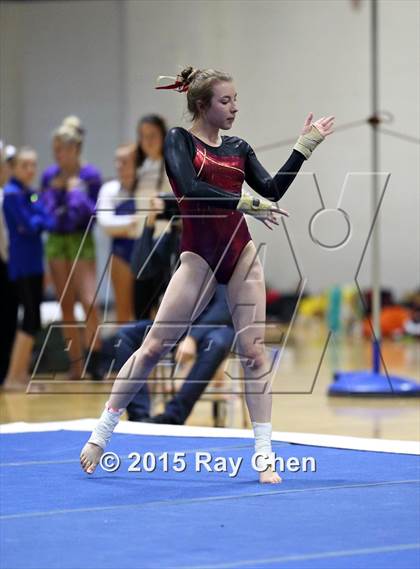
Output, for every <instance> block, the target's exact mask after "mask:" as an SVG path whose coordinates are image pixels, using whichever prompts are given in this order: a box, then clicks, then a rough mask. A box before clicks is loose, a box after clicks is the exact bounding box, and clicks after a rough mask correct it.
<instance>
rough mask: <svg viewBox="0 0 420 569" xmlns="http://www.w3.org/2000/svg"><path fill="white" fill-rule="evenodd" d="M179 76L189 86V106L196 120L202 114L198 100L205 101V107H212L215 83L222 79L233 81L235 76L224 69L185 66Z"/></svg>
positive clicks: (193, 118)
mask: <svg viewBox="0 0 420 569" xmlns="http://www.w3.org/2000/svg"><path fill="white" fill-rule="evenodd" d="M178 77H179V78H180V80H181V81H182V84H183V85H187V86H188V91H187V106H188V110H189V112H190V113H191V115H192V120H195V119H196V118H198V116H199V115H200V110H199V107H198V102H199V101H200V102H201V103H203V106H204V108H205V109H207V108H208V107H210V104H211V99H212V97H213V85H214V84H215V83H219V82H220V81H233V78H232V76H231V75H229V74H228V73H225V72H224V71H217V70H216V69H195V68H194V67H191V66H188V67H185V68H184V69H183V70H182V71H181V73H179V75H178Z"/></svg>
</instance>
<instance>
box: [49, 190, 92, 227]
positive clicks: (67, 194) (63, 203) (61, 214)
mask: <svg viewBox="0 0 420 569" xmlns="http://www.w3.org/2000/svg"><path fill="white" fill-rule="evenodd" d="M42 200H43V203H44V204H45V208H46V209H47V211H48V213H50V215H52V216H54V217H55V219H56V230H57V231H59V232H63V233H68V232H72V231H77V230H78V229H83V228H85V227H86V225H87V223H88V222H89V219H90V218H91V216H92V215H93V214H94V211H95V206H94V203H93V202H92V200H91V199H90V198H89V196H88V195H87V194H86V192H85V191H84V190H82V189H78V188H74V189H73V190H71V191H67V190H61V189H58V188H57V189H56V188H48V189H46V190H44V191H43V193H42Z"/></svg>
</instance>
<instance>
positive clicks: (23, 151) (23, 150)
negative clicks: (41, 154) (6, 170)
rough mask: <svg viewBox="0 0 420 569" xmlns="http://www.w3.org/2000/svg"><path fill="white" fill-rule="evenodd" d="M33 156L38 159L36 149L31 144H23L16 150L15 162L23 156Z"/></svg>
mask: <svg viewBox="0 0 420 569" xmlns="http://www.w3.org/2000/svg"><path fill="white" fill-rule="evenodd" d="M28 155H29V156H32V157H33V158H34V160H38V154H37V152H36V150H35V149H34V148H32V147H31V146H21V147H20V148H18V149H17V150H16V154H15V156H14V159H15V163H16V162H17V161H18V160H19V159H21V158H23V157H24V156H28Z"/></svg>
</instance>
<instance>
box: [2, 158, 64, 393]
mask: <svg viewBox="0 0 420 569" xmlns="http://www.w3.org/2000/svg"><path fill="white" fill-rule="evenodd" d="M36 167H37V155H36V153H35V151H34V150H32V149H31V148H22V149H20V150H19V151H18V152H17V154H16V156H15V161H14V165H13V169H12V177H11V178H10V180H9V181H8V182H7V184H6V186H5V188H4V199H3V211H4V217H5V220H6V224H7V230H8V237H9V257H8V265H7V270H8V276H9V279H10V281H12V284H13V285H14V288H15V291H16V294H17V299H18V303H19V305H20V306H22V307H23V319H22V322H21V326H20V329H19V330H18V331H17V333H16V336H15V340H14V344H13V349H12V354H11V358H10V363H9V369H8V372H7V376H6V380H5V383H4V388H5V389H7V390H16V389H18V390H19V389H23V388H24V387H26V385H27V382H28V380H29V375H28V374H29V367H30V361H31V355H32V349H33V345H34V339H35V335H36V333H37V332H38V331H39V330H40V328H41V310H40V308H41V301H42V292H43V273H44V269H43V256H44V251H43V244H42V240H41V233H42V231H44V230H48V231H52V230H54V229H55V221H54V219H53V217H52V216H50V215H49V214H48V213H47V212H46V210H45V208H44V207H43V205H42V203H41V200H40V199H39V195H38V194H37V193H35V192H34V191H33V190H31V189H30V186H31V184H32V183H33V180H34V178H35V175H36Z"/></svg>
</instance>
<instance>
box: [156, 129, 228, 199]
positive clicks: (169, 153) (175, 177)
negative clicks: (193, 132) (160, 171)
mask: <svg viewBox="0 0 420 569" xmlns="http://www.w3.org/2000/svg"><path fill="white" fill-rule="evenodd" d="M187 137H188V134H187V133H186V132H185V131H184V129H181V128H172V129H171V130H170V131H169V132H168V134H167V136H166V138H165V144H164V157H165V167H166V173H167V175H168V178H169V181H170V182H171V185H173V184H175V186H176V189H177V190H178V191H179V192H181V193H182V195H183V196H185V197H186V198H194V199H200V201H202V202H203V203H204V204H206V205H209V206H213V207H219V208H223V209H236V207H237V205H238V202H239V197H234V196H232V194H231V193H230V192H227V191H225V190H223V189H221V188H217V187H216V186H212V185H211V184H208V183H206V182H203V181H202V180H200V179H199V178H197V174H196V171H195V169H194V165H193V162H192V161H193V152H194V149H193V146H192V143H191V142H190V140H189V139H188V138H187Z"/></svg>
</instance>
